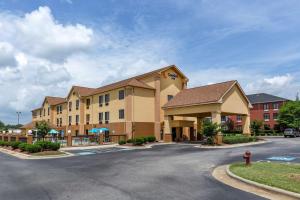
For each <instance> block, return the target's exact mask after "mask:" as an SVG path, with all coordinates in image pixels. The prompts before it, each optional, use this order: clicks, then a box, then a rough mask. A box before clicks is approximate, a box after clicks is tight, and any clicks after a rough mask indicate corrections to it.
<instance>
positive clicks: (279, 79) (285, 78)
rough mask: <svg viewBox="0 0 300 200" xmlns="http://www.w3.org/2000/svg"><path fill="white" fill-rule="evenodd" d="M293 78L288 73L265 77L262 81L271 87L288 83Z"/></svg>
mask: <svg viewBox="0 0 300 200" xmlns="http://www.w3.org/2000/svg"><path fill="white" fill-rule="evenodd" d="M292 80H293V77H292V76H291V75H290V74H286V75H282V76H274V77H272V78H265V79H264V82H265V83H266V84H268V85H270V86H273V87H283V86H286V85H287V84H289V83H290V82H291V81H292Z"/></svg>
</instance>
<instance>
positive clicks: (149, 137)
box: [147, 136, 156, 142]
mask: <svg viewBox="0 0 300 200" xmlns="http://www.w3.org/2000/svg"><path fill="white" fill-rule="evenodd" d="M147 141H148V142H155V141H156V138H155V136H148V137H147Z"/></svg>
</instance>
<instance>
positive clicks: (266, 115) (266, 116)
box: [264, 113, 270, 121]
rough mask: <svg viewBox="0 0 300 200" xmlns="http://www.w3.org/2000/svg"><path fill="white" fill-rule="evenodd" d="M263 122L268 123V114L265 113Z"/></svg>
mask: <svg viewBox="0 0 300 200" xmlns="http://www.w3.org/2000/svg"><path fill="white" fill-rule="evenodd" d="M264 120H265V121H269V120H270V114H269V113H265V114H264Z"/></svg>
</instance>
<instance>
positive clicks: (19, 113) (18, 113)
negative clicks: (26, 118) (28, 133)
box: [16, 112, 21, 125]
mask: <svg viewBox="0 0 300 200" xmlns="http://www.w3.org/2000/svg"><path fill="white" fill-rule="evenodd" d="M16 113H17V116H18V125H19V124H20V115H21V112H16Z"/></svg>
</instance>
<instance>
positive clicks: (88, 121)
mask: <svg viewBox="0 0 300 200" xmlns="http://www.w3.org/2000/svg"><path fill="white" fill-rule="evenodd" d="M89 123H90V114H86V124H89Z"/></svg>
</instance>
